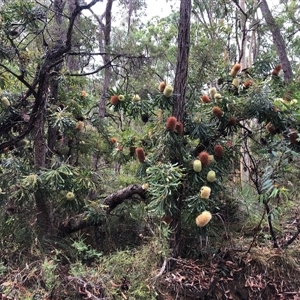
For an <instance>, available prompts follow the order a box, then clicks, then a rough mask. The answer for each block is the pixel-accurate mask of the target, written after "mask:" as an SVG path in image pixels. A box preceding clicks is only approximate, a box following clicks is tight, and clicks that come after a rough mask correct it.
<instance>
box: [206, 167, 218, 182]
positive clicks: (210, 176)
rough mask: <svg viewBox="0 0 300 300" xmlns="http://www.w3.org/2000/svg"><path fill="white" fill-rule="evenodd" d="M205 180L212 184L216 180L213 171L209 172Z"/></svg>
mask: <svg viewBox="0 0 300 300" xmlns="http://www.w3.org/2000/svg"><path fill="white" fill-rule="evenodd" d="M206 180H207V181H208V182H210V183H211V182H214V181H215V180H216V172H215V171H213V170H210V171H209V172H208V173H207V176H206Z"/></svg>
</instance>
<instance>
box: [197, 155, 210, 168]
mask: <svg viewBox="0 0 300 300" xmlns="http://www.w3.org/2000/svg"><path fill="white" fill-rule="evenodd" d="M198 158H199V160H200V161H201V164H202V167H204V168H205V167H207V166H208V165H209V163H210V161H209V154H208V153H207V152H206V151H202V152H201V153H200V154H199V156H198Z"/></svg>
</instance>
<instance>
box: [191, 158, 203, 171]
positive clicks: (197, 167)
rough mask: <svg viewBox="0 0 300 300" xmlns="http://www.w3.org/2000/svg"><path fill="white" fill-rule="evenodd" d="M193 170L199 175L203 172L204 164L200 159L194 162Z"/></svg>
mask: <svg viewBox="0 0 300 300" xmlns="http://www.w3.org/2000/svg"><path fill="white" fill-rule="evenodd" d="M193 170H194V171H195V172H197V173H199V172H201V170H202V163H201V161H200V160H199V159H195V160H194V162H193Z"/></svg>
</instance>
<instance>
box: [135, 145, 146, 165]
mask: <svg viewBox="0 0 300 300" xmlns="http://www.w3.org/2000/svg"><path fill="white" fill-rule="evenodd" d="M135 154H136V156H137V159H138V161H139V162H141V163H142V162H144V161H145V159H146V155H145V151H144V149H143V148H141V147H139V148H136V149H135Z"/></svg>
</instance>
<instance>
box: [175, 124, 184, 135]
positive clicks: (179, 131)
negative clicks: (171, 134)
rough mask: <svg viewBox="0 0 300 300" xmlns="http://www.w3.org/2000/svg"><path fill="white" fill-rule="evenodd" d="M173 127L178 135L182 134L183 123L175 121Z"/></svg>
mask: <svg viewBox="0 0 300 300" xmlns="http://www.w3.org/2000/svg"><path fill="white" fill-rule="evenodd" d="M175 129H176V131H177V132H178V134H179V135H183V124H182V122H180V121H178V122H176V126H175Z"/></svg>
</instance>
